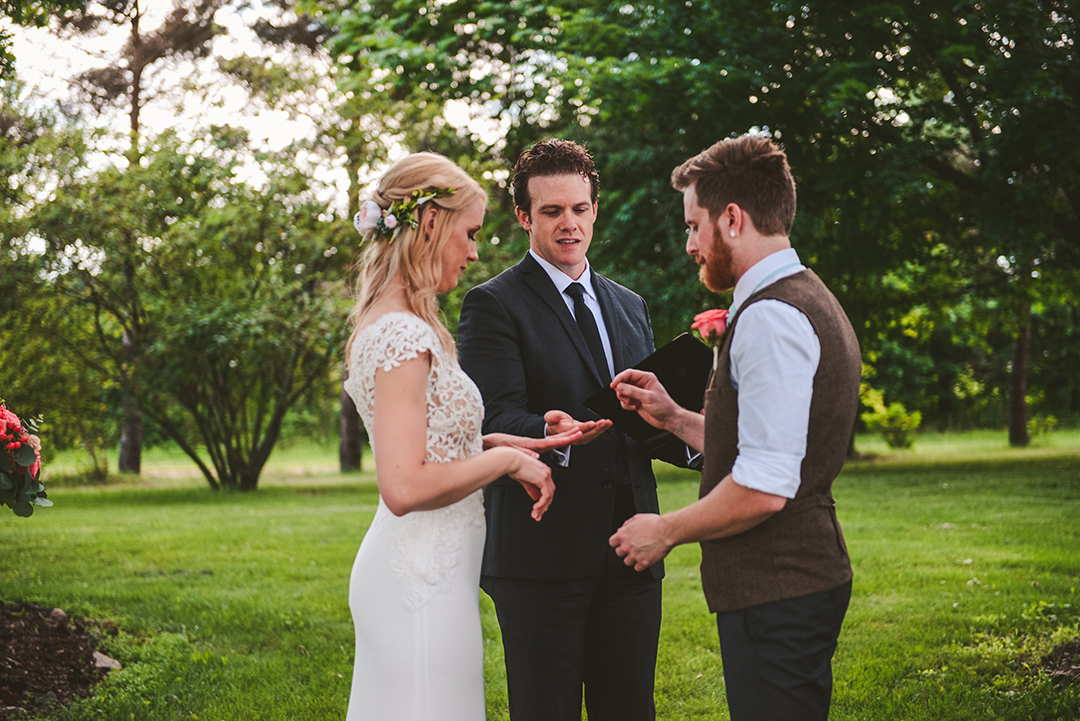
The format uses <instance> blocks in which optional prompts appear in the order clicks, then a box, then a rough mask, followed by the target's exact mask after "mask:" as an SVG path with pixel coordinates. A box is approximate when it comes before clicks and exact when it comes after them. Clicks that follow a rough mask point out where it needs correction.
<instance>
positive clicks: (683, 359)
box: [585, 333, 713, 466]
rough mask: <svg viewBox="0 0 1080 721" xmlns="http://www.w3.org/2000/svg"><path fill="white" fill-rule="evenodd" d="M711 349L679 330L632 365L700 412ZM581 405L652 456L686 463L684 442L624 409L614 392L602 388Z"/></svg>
mask: <svg viewBox="0 0 1080 721" xmlns="http://www.w3.org/2000/svg"><path fill="white" fill-rule="evenodd" d="M712 363H713V351H712V348H709V347H708V346H707V345H705V344H704V343H702V342H701V341H700V340H698V339H697V338H695V337H694V336H692V335H690V334H689V333H683V334H682V335H680V336H679V337H678V338H676V339H675V340H673V341H671V342H670V343H668V344H667V345H665V346H663V347H661V348H658V349H657V350H656V351H655V352H653V354H652V355H650V356H649V357H648V358H645V359H644V360H642V361H640V362H638V363H635V364H634V366H633V367H634V368H638V369H640V370H643V371H649V372H651V373H653V374H654V375H655V376H656V377H657V379H658V380H659V381H660V382H661V383H662V384H663V386H664V388H665V389H666V390H667V392H668V395H670V396H671V397H672V399H673V400H674V401H675V402H676V403H678V404H679V405H680V406H682V407H683V408H686V409H688V410H692V411H700V410H701V409H702V407H703V406H704V405H705V388H706V386H707V384H708V382H709V373H710V372H712ZM585 406H586V407H587V408H589V409H590V410H591V411H593V412H594V413H596V414H597V415H598V416H600V417H601V418H610V419H611V420H612V421H614V422H615V425H616V426H617V427H618V428H619V430H621V431H622V432H623V433H625V434H627V435H628V436H630V437H631V438H633V439H634V440H636V441H638V442H639V443H641V444H642V445H643V446H644V447H645V449H646V450H647V451H648V453H649V455H650V456H651V457H653V458H659V459H660V460H662V461H667V462H668V463H673V464H675V465H678V466H686V462H687V458H686V445H685V444H684V443H683V442H682V441H681V440H679V439H678V438H677V437H676V436H674V435H672V434H671V433H668V432H667V431H662V430H660V429H659V428H654V427H653V426H651V425H649V424H648V423H647V422H645V420H644V419H643V418H642V417H641V416H640V415H638V414H637V412H636V411H628V410H624V409H623V407H622V406H621V405H620V404H619V399H618V397H617V396H616V395H615V391H614V390H613V389H611V388H604V389H602V390H600V391H597V392H596V393H594V394H592V395H591V396H589V397H588V398H586V399H585Z"/></svg>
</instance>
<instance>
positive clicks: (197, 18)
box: [58, 0, 224, 473]
mask: <svg viewBox="0 0 1080 721" xmlns="http://www.w3.org/2000/svg"><path fill="white" fill-rule="evenodd" d="M223 2H224V0H191V1H190V2H184V0H176V2H175V4H174V6H173V10H172V12H171V13H170V14H169V15H168V16H167V17H166V18H165V20H164V21H163V22H162V23H161V25H159V26H158V27H157V28H156V29H154V30H150V31H148V30H147V28H145V27H144V24H143V22H144V20H145V18H146V12H145V8H144V3H143V2H142V0H120V1H119V2H104V1H99V2H87V3H82V4H81V5H82V7H80V8H79V9H78V10H76V11H73V12H69V13H66V14H64V15H62V16H60V18H59V24H58V32H59V34H60V36H61V37H64V38H70V37H74V36H80V35H82V36H85V35H93V34H96V33H100V32H101V31H102V30H103V29H105V28H109V27H122V28H125V29H126V30H127V33H128V38H127V41H126V42H125V43H124V44H123V45H122V46H121V47H120V49H119V51H118V53H117V55H116V57H115V59H114V60H112V61H111V62H109V63H107V64H106V65H103V66H99V67H96V68H91V69H89V70H86V71H84V72H82V73H80V74H79V75H78V76H77V77H76V78H75V79H74V80H73V83H74V84H75V85H76V86H77V87H79V88H80V90H81V94H82V96H83V97H84V99H85V100H86V101H87V102H89V104H90V105H91V107H93V108H94V109H95V110H96V111H97V112H98V113H99V114H100V113H102V112H104V111H105V110H106V109H111V108H113V107H114V106H117V105H119V106H121V107H124V106H126V110H127V115H128V125H129V133H130V138H129V141H128V151H127V152H128V161H129V162H131V163H138V162H139V160H140V157H139V153H140V147H141V142H140V132H141V129H142V128H141V121H140V117H141V114H142V111H143V108H144V106H145V105H146V104H147V103H148V102H149V101H151V100H152V99H154V97H156V96H157V95H158V94H160V93H163V92H164V86H163V85H162V81H161V80H160V79H158V82H156V83H155V82H153V81H152V80H151V78H150V77H149V73H150V71H151V69H152V68H154V67H155V66H157V65H159V64H164V65H165V66H166V67H169V66H171V65H173V64H174V63H175V62H176V61H177V60H181V59H190V58H198V57H203V56H205V55H206V54H207V53H208V52H209V49H210V41H211V40H212V39H213V38H214V36H215V35H216V34H217V33H218V32H219V28H217V27H216V26H215V25H214V22H213V19H214V15H215V14H216V12H217V10H218V9H219V8H220V7H221V5H222V4H223ZM179 80H180V78H179V77H175V76H174V82H176V81H179ZM140 330H141V327H140V324H139V322H138V319H137V318H135V319H133V322H132V323H130V324H129V325H128V327H127V328H125V331H124V348H125V353H126V354H127V363H128V364H129V365H131V364H134V363H136V362H137V353H136V348H137V347H139V346H140V344H141V341H140V340H139V338H138V337H137V335H138V333H139V332H140ZM134 377H135V376H134V375H130V376H129V377H128V382H129V383H130V382H133V379H134ZM138 394H139V389H138V388H137V387H135V386H133V385H125V386H124V387H123V400H122V405H123V409H124V422H123V432H122V434H121V437H120V457H119V462H118V465H119V469H120V471H121V472H124V473H138V472H139V469H140V465H141V458H142V444H143V422H142V417H141V415H140V411H139V402H138Z"/></svg>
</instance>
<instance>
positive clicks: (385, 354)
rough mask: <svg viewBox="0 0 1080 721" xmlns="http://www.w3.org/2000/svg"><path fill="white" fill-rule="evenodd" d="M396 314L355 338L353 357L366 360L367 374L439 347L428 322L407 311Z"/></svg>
mask: <svg viewBox="0 0 1080 721" xmlns="http://www.w3.org/2000/svg"><path fill="white" fill-rule="evenodd" d="M393 315H394V316H395V317H394V318H393V322H386V323H382V322H379V323H376V326H377V327H373V328H372V331H373V332H371V333H364V334H362V335H359V336H357V338H356V340H355V341H354V342H353V349H352V353H353V355H352V357H353V358H354V359H364V360H365V361H366V362H364V363H362V364H361V365H362V366H365V367H364V371H365V375H369V374H370V375H371V376H372V377H374V374H375V371H377V370H379V369H382V370H383V371H384V372H389V371H392V370H393V369H394V368H397V367H398V366H400V365H401V364H402V363H404V362H406V361H410V360H412V359H413V358H416V357H418V356H419V355H420V354H422V353H427V352H434V351H436V350H437V349H438V348H439V347H440V343H439V339H438V337H437V336H436V335H435V333H434V332H433V331H432V330H431V328H430V326H428V324H427V323H425V322H424V321H422V320H420V319H419V318H417V317H415V316H411V315H408V314H406V313H394V314H393ZM384 317H385V316H384ZM380 321H381V319H380ZM350 375H351V371H350Z"/></svg>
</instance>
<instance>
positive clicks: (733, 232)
mask: <svg viewBox="0 0 1080 721" xmlns="http://www.w3.org/2000/svg"><path fill="white" fill-rule="evenodd" d="M731 237H732V238H734V237H735V231H734V230H733V231H731Z"/></svg>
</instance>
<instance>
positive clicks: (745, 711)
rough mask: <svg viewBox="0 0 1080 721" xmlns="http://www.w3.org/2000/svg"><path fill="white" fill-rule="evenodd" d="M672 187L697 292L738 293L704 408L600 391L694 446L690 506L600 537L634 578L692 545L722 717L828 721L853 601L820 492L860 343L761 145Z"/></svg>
mask: <svg viewBox="0 0 1080 721" xmlns="http://www.w3.org/2000/svg"><path fill="white" fill-rule="evenodd" d="M672 185H673V186H674V187H675V188H676V189H677V190H681V191H682V193H683V211H684V215H685V219H686V224H687V226H688V227H689V237H688V239H687V242H686V252H687V253H689V254H690V255H691V256H693V257H694V259H695V260H696V261H697V262H698V264H699V265H700V266H701V280H702V282H703V283H704V284H705V285H706V286H707V287H708V288H709V289H710V290H712V291H714V292H721V291H726V290H729V289H731V288H734V294H733V302H732V306H731V309H730V314H729V319H730V321H729V323H728V326H727V329H726V332H725V333H724V336H723V339H722V341H721V345H720V349H719V353H718V357H717V364H716V367H715V369H714V371H713V374H712V376H711V378H710V380H709V384H708V388H707V390H706V394H705V410H704V414H702V413H699V412H696V411H695V410H694V409H685V408H680V407H679V406H678V405H676V404H675V402H674V401H672V400H671V398H670V396H668V395H667V393H666V392H665V390H664V388H663V386H662V385H661V384H660V383H659V382H658V381H657V379H656V377H655V376H653V375H652V374H650V373H647V372H643V371H640V370H636V369H628V370H626V371H623V372H622V373H619V374H618V375H617V376H616V377H615V378H614V379H612V383H611V385H612V387H614V388H615V390H616V393H617V394H618V396H619V399H620V401H621V403H622V405H623V407H624V408H627V409H630V410H636V411H637V412H638V413H639V414H640V415H641V416H642V417H643V418H644V419H645V420H646V421H648V422H649V423H651V424H652V425H654V426H656V427H658V428H662V429H664V430H668V431H671V432H672V433H674V434H675V435H677V436H679V437H680V438H682V439H683V440H684V441H686V443H687V444H688V445H689V446H692V447H693V448H696V449H698V450H700V451H702V453H703V455H704V467H703V469H702V480H701V490H700V497H699V500H698V501H696V502H695V503H692V504H691V505H689V506H687V507H685V508H682V509H679V510H677V511H673V512H670V513H665V514H663V515H657V514H638V515H635V516H633V517H632V518H630V519H629V520H627V521H626V523H625V524H623V526H622V527H621V528H620V529H619V530H618V531H617V532H616V533H615V534H614V535H613V536H612V537H611V540H610V543H611V545H612V546H613V547H614V548H615V549H616V553H617V554H618V555H619V556H621V557H623V558H624V562H625V563H626V564H627V565H628V566H633V567H634V568H635V569H637V570H642V569H645V568H648V567H649V566H651V565H652V564H654V563H656V562H658V561H660V560H661V559H663V558H664V556H666V555H667V554H668V552H669V551H670V550H671V549H672V548H673V547H675V546H677V545H679V544H682V543H690V542H695V541H697V542H700V543H701V547H702V563H701V575H702V587H703V590H704V592H705V598H706V600H707V602H708V605H709V610H710V611H711V612H713V613H715V614H716V615H717V628H718V632H719V636H720V649H721V658H722V661H723V667H724V679H725V682H726V687H727V699H728V706H729V708H730V711H731V718H732V719H733V721H749V720H754V721H757V720H759V719H760V720H766V719H768V720H775V721H781V720H782V721H802V720H807V721H809V720H810V719H814V720H818V719H826V718H827V717H828V713H829V704H830V698H831V694H832V667H831V661H832V656H833V653H834V652H835V650H836V646H837V641H838V638H839V635H840V627H841V625H842V623H843V620H844V615H845V614H846V612H847V607H848V602H849V600H850V598H851V579H852V572H851V563H850V561H849V559H848V553H847V547H846V545H845V543H844V537H843V534H842V532H841V530H840V524H839V523H838V521H837V519H836V512H835V510H834V507H835V502H834V501H833V497H832V492H831V486H832V482H833V480H834V479H835V478H836V476H837V475H838V474H839V472H840V469H841V467H842V466H843V463H844V458H845V457H846V454H847V448H848V444H849V442H850V439H851V433H852V430H853V427H854V422H855V412H856V408H857V404H858V393H859V380H860V375H861V362H860V353H859V345H858V341H857V340H856V338H855V333H854V331H853V330H852V327H851V323H850V321H849V320H848V318H847V316H846V315H845V313H844V310H843V308H841V307H840V304H839V303H838V302H837V300H836V298H835V297H834V296H833V294H832V293H831V292H830V291H829V290H828V288H826V287H825V284H824V283H822V281H821V280H820V279H819V278H818V277H817V276H816V275H815V274H814V273H813V272H812V271H810V270H808V269H807V268H806V267H805V266H804V265H802V263H801V262H800V260H799V256H798V254H797V253H796V252H795V250H794V249H793V248H792V247H791V241H790V239H789V234H790V232H791V225H792V222H793V220H794V218H795V204H796V201H795V182H794V180H793V179H792V175H791V170H790V168H789V167H788V163H787V158H786V156H785V155H784V153H783V151H782V150H781V149H780V148H778V147H777V146H776V145H775V144H774V143H773V142H772V141H771V140H769V139H768V138H765V137H760V136H742V137H739V138H734V139H729V140H725V141H722V142H719V143H717V144H715V145H713V146H712V147H710V148H708V149H706V150H705V151H703V152H702V153H700V154H699V155H697V156H695V157H693V158H691V159H689V160H687V161H686V162H685V163H683V164H682V165H680V166H679V167H678V168H676V169H675V171H674V172H673V173H672Z"/></svg>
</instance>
